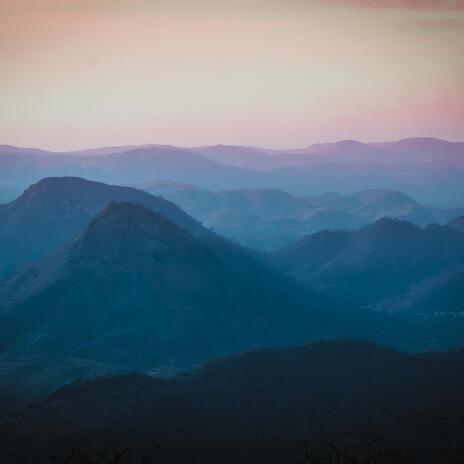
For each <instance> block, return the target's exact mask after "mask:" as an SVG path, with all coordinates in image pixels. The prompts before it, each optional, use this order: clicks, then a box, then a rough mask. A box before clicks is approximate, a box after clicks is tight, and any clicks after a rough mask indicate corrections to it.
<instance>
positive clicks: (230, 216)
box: [137, 182, 464, 251]
mask: <svg viewBox="0 0 464 464" xmlns="http://www.w3.org/2000/svg"><path fill="white" fill-rule="evenodd" d="M137 187H138V188H140V189H143V190H145V191H147V192H149V193H152V194H153V195H157V196H161V197H163V198H166V199H167V200H170V201H172V202H174V203H176V204H177V205H179V206H180V207H181V208H183V209H184V210H185V211H186V212H188V213H189V214H190V215H191V216H193V217H194V218H196V219H197V220H199V221H200V222H201V223H202V224H204V225H205V226H206V227H208V228H212V229H214V230H215V231H216V232H217V233H219V234H221V235H223V236H225V237H228V238H231V239H233V240H236V241H237V242H239V243H241V244H242V245H245V246H248V247H251V248H255V249H258V250H262V251H271V250H276V249H278V248H282V247H284V246H286V245H290V244H291V243H293V242H296V241H297V240H299V239H301V238H303V237H304V236H305V235H307V234H310V233H314V232H317V231H319V230H324V229H332V230H336V229H348V230H350V229H358V228H360V227H363V226H366V225H368V224H370V223H372V222H375V221H376V220H378V219H380V218H382V217H393V218H400V219H403V220H406V221H409V222H412V223H415V224H418V225H422V226H424V225H427V224H431V223H440V224H444V223H447V222H448V221H450V220H451V219H454V218H456V217H457V216H459V215H462V214H463V213H464V209H462V208H438V207H432V206H427V205H423V204H420V203H418V202H417V201H415V200H414V199H413V198H411V197H410V196H408V195H405V194H403V193H401V192H396V191H391V190H365V191H360V192H354V193H349V194H345V195H343V194H339V193H326V194H324V195H320V196H313V197H307V198H304V197H296V196H293V195H290V194H289V193H286V192H283V191H281V190H276V189H248V190H224V191H218V192H212V191H209V190H205V189H200V188H198V187H195V186H191V185H185V184H175V183H174V184H173V183H166V182H146V183H143V184H140V185H137Z"/></svg>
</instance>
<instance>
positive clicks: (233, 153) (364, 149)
mask: <svg viewBox="0 0 464 464" xmlns="http://www.w3.org/2000/svg"><path fill="white" fill-rule="evenodd" d="M463 173H464V144H463V143H458V142H447V141H444V140H439V139H432V138H412V139H404V140H400V141H398V142H385V143H381V144H363V143H360V142H356V141H350V140H348V141H341V142H337V143H330V144H317V145H313V146H310V147H307V148H303V149H297V150H266V149H261V148H255V147H236V146H224V145H219V146H210V147H199V148H178V147H172V146H165V145H141V146H126V147H103V148H98V149H93V150H81V151H79V152H68V153H53V152H46V151H43V150H37V149H21V148H17V147H11V146H2V147H0V186H2V187H3V188H5V187H8V188H13V189H15V190H21V189H24V188H25V187H26V186H28V185H29V184H31V183H33V182H36V181H38V180H39V179H41V178H43V177H47V176H53V175H55V176H64V175H68V176H69V175H72V176H81V177H86V178H88V179H92V180H98V181H103V182H109V183H116V184H135V183H141V182H146V181H149V180H169V181H171V182H180V183H186V184H193V185H197V186H199V187H201V188H205V189H212V190H222V189H243V188H247V189H251V188H252V189H254V188H277V189H281V190H284V191H287V192H290V193H292V194H294V195H299V196H307V195H320V194H323V193H326V192H332V191H337V192H341V193H348V192H354V191H359V190H368V189H376V188H383V189H389V190H399V191H401V192H404V193H406V194H408V195H411V196H413V197H414V198H416V199H417V200H419V201H421V202H437V203H438V202H441V203H449V204H455V203H456V201H457V199H458V198H462V197H463V196H464V187H463V186H462V177H463ZM461 206H462V203H461Z"/></svg>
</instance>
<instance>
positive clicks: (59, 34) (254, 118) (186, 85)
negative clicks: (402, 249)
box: [0, 0, 464, 149]
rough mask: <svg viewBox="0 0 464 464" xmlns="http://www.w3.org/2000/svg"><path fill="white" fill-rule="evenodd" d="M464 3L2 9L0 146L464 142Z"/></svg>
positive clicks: (96, 4)
mask: <svg viewBox="0 0 464 464" xmlns="http://www.w3.org/2000/svg"><path fill="white" fill-rule="evenodd" d="M463 56H464V0H442V1H440V0H423V1H421V0H415V1H414V0H409V1H407V0H403V1H401V0H379V1H374V0H370V1H369V0H345V1H343V0H340V1H332V2H330V1H317V0H285V1H284V0H282V1H277V0H235V1H233V0H229V1H226V0H215V1H213V0H199V1H194V0H169V1H168V0H152V1H148V0H111V1H110V0H92V1H91V0H80V1H78V0H66V1H62V0H43V1H42V0H27V1H26V0H11V1H6V0H0V60H1V63H2V71H1V73H0V102H1V105H0V144H1V143H5V144H14V145H21V146H39V147H43V148H51V149H75V148H84V147H91V146H99V145H115V144H137V143H147V142H151V143H163V144H164V143H166V144H176V145H184V146H192V145H204V144H215V143H230V144H243V145H262V146H266V147H280V148H284V147H297V146H305V145H309V144H310V143H313V142H321V141H332V140H337V139H344V138H355V139H360V140H363V141H375V140H386V139H398V138H402V137H408V136H434V137H442V138H445V139H451V140H463V139H464V85H463V82H464V59H463V58H462V57H463Z"/></svg>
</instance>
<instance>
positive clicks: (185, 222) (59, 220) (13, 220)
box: [0, 177, 207, 277]
mask: <svg viewBox="0 0 464 464" xmlns="http://www.w3.org/2000/svg"><path fill="white" fill-rule="evenodd" d="M111 201H115V202H121V201H131V202H136V203H140V204H143V205H145V206H146V207H147V208H150V209H151V210H153V211H157V212H159V213H161V214H163V215H165V216H166V217H168V218H170V219H171V220H172V221H173V222H175V223H176V224H178V225H179V226H180V227H181V228H183V229H185V230H187V231H189V232H191V233H192V234H194V235H198V234H204V233H207V231H206V230H205V229H204V228H203V227H202V226H201V225H200V224H199V223H198V222H196V221H195V220H194V219H192V218H191V217H190V216H188V215H187V214H186V213H184V212H183V211H182V210H181V209H179V208H178V207H177V206H176V205H174V204H173V203H171V202H169V201H167V200H164V199H162V198H157V197H154V196H153V195H150V194H148V193H146V192H143V191H140V190H136V189H133V188H129V187H119V186H111V185H106V184H102V183H99V182H91V181H88V180H85V179H81V178H76V177H57V178H46V179H43V180H41V181H40V182H38V183H37V184H34V185H31V186H30V187H29V188H28V189H27V190H26V191H25V192H24V193H23V194H22V195H21V196H20V197H19V198H17V199H16V200H14V201H12V202H11V203H8V204H5V205H0V254H1V256H2V261H1V263H0V277H1V276H2V275H4V274H7V273H11V272H12V271H14V270H15V269H16V268H18V267H19V266H21V265H24V264H27V263H29V262H31V261H33V260H34V259H37V258H39V257H41V256H44V255H45V254H47V253H49V252H50V251H52V250H53V249H54V248H56V247H57V246H59V245H61V244H62V243H64V242H65V241H67V240H69V239H70V238H71V237H73V236H74V235H76V234H77V233H78V232H79V231H80V230H81V229H82V228H83V227H84V226H85V225H87V224H88V223H89V221H90V220H91V218H92V217H93V216H94V215H95V214H96V213H98V212H99V211H100V210H101V209H103V208H104V207H105V206H107V205H108V203H110V202H111Z"/></svg>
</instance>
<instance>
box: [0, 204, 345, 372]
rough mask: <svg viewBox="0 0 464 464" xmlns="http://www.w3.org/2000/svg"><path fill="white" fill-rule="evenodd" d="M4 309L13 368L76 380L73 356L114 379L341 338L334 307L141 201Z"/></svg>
mask: <svg viewBox="0 0 464 464" xmlns="http://www.w3.org/2000/svg"><path fill="white" fill-rule="evenodd" d="M0 302H1V308H0V315H1V319H2V320H1V329H0V334H1V337H0V339H1V350H2V352H3V353H4V354H5V355H6V356H7V357H9V359H10V358H11V357H15V356H19V357H21V358H26V359H31V358H40V357H43V359H46V363H48V364H54V363H56V364H58V365H59V364H60V363H64V364H63V365H64V366H65V369H67V370H70V371H72V369H73V361H72V359H73V358H76V359H87V360H89V363H90V364H91V365H93V367H95V366H96V367H95V370H96V371H97V372H98V371H99V367H98V366H97V364H98V363H102V364H103V366H104V368H103V371H104V372H108V371H111V369H112V368H113V367H114V368H115V369H116V368H129V367H130V368H131V369H135V368H137V369H149V368H155V367H158V366H166V365H178V366H182V365H184V366H185V365H188V364H192V363H196V362H199V361H201V360H205V359H208V358H210V357H212V356H217V355H220V354H223V353H231V352H236V351H242V350H246V349H251V348H253V347H260V346H272V345H285V344H295V343H301V342H303V341H305V340H312V339H315V338H325V337H328V336H333V335H334V334H336V333H337V331H338V330H340V327H339V324H337V323H335V321H334V320H333V317H331V308H330V307H329V308H328V307H326V304H325V300H322V299H321V297H319V296H317V295H316V294H311V293H308V292H306V291H305V290H303V289H302V288H300V287H299V286H298V285H297V284H295V283H294V282H293V281H292V280H291V279H288V278H287V277H285V276H282V275H280V274H277V273H275V271H272V270H269V269H267V268H266V267H265V266H264V265H262V264H261V263H260V262H258V261H256V260H255V259H254V258H252V257H250V256H249V255H248V254H247V253H246V252H244V251H243V250H242V249H241V248H240V247H238V246H236V245H234V244H232V243H229V242H227V241H225V240H223V239H221V238H218V237H215V236H206V237H203V238H195V237H194V236H192V235H191V234H190V233H188V232H186V231H184V230H182V229H180V228H179V227H178V226H177V225H175V224H174V223H173V222H171V221H170V220H168V219H167V218H166V217H164V216H162V215H159V214H157V213H154V212H153V211H151V210H149V209H147V208H145V207H143V206H141V205H135V204H131V203H121V204H116V203H111V204H110V205H109V206H108V207H106V208H105V209H104V210H103V211H102V212H100V213H99V214H98V215H97V216H96V218H95V219H93V220H92V221H91V222H90V224H89V225H88V226H87V227H86V228H85V229H84V230H83V232H82V233H81V234H80V235H79V236H78V237H77V238H76V239H74V240H72V241H71V242H68V243H67V244H66V245H64V246H62V247H61V248H59V249H58V250H57V251H56V252H54V253H53V254H51V255H49V256H48V257H46V258H44V259H42V260H40V261H38V262H37V263H36V264H33V265H30V266H29V267H26V268H24V269H23V270H22V271H19V272H18V273H16V274H15V275H13V276H12V277H11V278H10V279H8V280H6V281H5V282H4V283H3V285H2V286H1V287H0ZM92 363H93V364H92ZM57 370H59V368H57ZM77 371H79V368H76V372H77ZM71 377H72V376H71Z"/></svg>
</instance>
